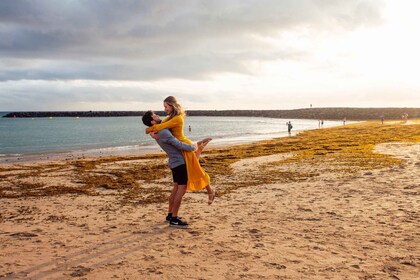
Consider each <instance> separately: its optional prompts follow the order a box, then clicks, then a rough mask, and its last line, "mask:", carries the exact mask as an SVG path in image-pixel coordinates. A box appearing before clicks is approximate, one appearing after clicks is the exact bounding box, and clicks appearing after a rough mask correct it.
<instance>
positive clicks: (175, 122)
mask: <svg viewBox="0 0 420 280" xmlns="http://www.w3.org/2000/svg"><path fill="white" fill-rule="evenodd" d="M182 125H184V118H183V117H182V116H181V115H177V116H175V117H173V118H172V119H170V120H169V121H166V119H164V120H163V121H162V122H161V123H160V124H155V125H153V126H151V127H148V128H146V133H150V132H152V131H160V130H162V129H165V128H174V127H177V126H182Z"/></svg>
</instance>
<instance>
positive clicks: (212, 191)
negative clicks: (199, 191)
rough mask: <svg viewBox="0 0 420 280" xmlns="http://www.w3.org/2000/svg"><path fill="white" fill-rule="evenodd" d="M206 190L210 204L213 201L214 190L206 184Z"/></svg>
mask: <svg viewBox="0 0 420 280" xmlns="http://www.w3.org/2000/svg"><path fill="white" fill-rule="evenodd" d="M206 190H207V194H208V196H209V201H208V204H209V205H210V204H212V203H213V201H214V198H215V197H216V190H215V189H214V188H212V187H210V185H208V186H206Z"/></svg>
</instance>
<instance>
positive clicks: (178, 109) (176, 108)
mask: <svg viewBox="0 0 420 280" xmlns="http://www.w3.org/2000/svg"><path fill="white" fill-rule="evenodd" d="M163 102H165V103H166V104H168V105H169V106H171V107H172V109H173V110H172V113H170V114H169V119H172V118H173V117H175V116H177V115H179V114H181V115H182V116H183V115H185V112H184V109H182V106H181V104H179V103H178V101H177V100H176V98H175V97H173V96H168V97H166V98H165V100H163Z"/></svg>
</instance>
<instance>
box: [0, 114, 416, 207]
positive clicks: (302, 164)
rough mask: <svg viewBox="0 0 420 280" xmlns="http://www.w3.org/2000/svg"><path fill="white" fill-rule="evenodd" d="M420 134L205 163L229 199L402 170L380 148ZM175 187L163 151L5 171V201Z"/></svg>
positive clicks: (148, 195)
mask: <svg viewBox="0 0 420 280" xmlns="http://www.w3.org/2000/svg"><path fill="white" fill-rule="evenodd" d="M419 132H420V121H418V120H414V121H410V123H409V124H406V123H400V122H388V123H385V124H380V123H378V122H377V121H376V122H374V121H368V122H361V123H355V124H348V125H345V126H339V127H332V128H325V129H316V130H310V131H303V132H301V133H298V134H297V135H295V136H291V137H284V138H277V139H273V140H267V141H261V142H257V143H252V144H246V145H235V146H231V147H224V148H213V149H208V150H206V151H205V152H204V154H203V158H201V159H200V161H201V164H202V167H203V168H204V170H206V172H208V173H209V175H210V176H211V178H212V184H213V185H216V186H217V189H218V196H223V195H226V194H229V193H231V192H232V191H235V190H237V189H238V188H241V187H256V186H259V185H263V184H270V183H274V182H294V181H305V180H311V178H314V177H318V176H322V173H323V170H325V168H327V167H328V168H329V171H331V170H332V171H334V172H335V173H336V174H337V176H348V177H351V176H357V174H360V173H361V172H367V171H368V170H373V169H378V168H385V167H393V166H398V165H399V164H401V160H400V159H397V158H394V157H392V156H389V155H385V154H378V153H375V150H374V148H375V146H376V145H378V144H381V143H389V142H420V133H419ZM273 154H288V155H290V156H289V157H287V158H285V159H282V160H278V161H271V162H268V163H266V164H261V165H259V166H255V168H253V170H252V172H246V173H242V174H237V173H235V172H234V170H233V169H232V167H231V164H233V163H235V162H238V161H240V160H244V159H247V158H255V157H261V156H268V155H273ZM296 165H298V167H299V168H296ZM289 167H290V168H289ZM292 167H293V168H292ZM279 168H280V169H279ZM296 170H299V171H298V172H296ZM150 185H152V186H153V187H149V186H150ZM170 186H171V181H170V172H169V169H168V167H167V165H166V156H165V155H163V154H153V155H142V156H109V157H98V158H80V159H76V160H62V161H54V162H44V163H43V162H37V163H28V164H25V163H15V164H8V165H4V166H0V198H17V197H28V196H53V195H63V194H77V195H115V196H119V197H120V198H121V199H120V201H121V203H123V204H126V203H134V204H139V205H143V204H150V203H158V202H164V201H166V200H167V198H168V196H169V190H170Z"/></svg>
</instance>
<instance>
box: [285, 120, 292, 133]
mask: <svg viewBox="0 0 420 280" xmlns="http://www.w3.org/2000/svg"><path fill="white" fill-rule="evenodd" d="M286 124H287V132H289V135H290V134H291V133H292V128H293V125H292V122H291V121H289V122H288V123H286Z"/></svg>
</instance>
